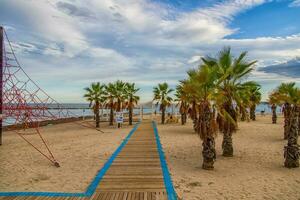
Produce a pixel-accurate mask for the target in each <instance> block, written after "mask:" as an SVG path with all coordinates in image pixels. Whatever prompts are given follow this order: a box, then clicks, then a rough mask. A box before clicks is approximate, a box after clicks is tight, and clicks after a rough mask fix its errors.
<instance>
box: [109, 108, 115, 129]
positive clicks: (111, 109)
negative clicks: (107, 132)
mask: <svg viewBox="0 0 300 200" xmlns="http://www.w3.org/2000/svg"><path fill="white" fill-rule="evenodd" d="M109 125H110V126H112V125H114V109H113V103H111V104H110V114H109Z"/></svg>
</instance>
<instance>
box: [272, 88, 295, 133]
mask: <svg viewBox="0 0 300 200" xmlns="http://www.w3.org/2000/svg"><path fill="white" fill-rule="evenodd" d="M294 89H295V83H294V82H292V83H282V84H281V85H279V86H278V87H277V89H276V91H277V92H278V95H279V96H278V98H279V100H280V101H281V102H282V104H283V109H282V111H283V116H284V139H288V135H289V132H290V127H291V125H290V123H291V122H290V120H291V118H290V116H291V112H292V105H291V102H290V99H289V98H288V97H289V95H290V93H291V91H293V90H294Z"/></svg>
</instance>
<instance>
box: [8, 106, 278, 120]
mask: <svg viewBox="0 0 300 200" xmlns="http://www.w3.org/2000/svg"><path fill="white" fill-rule="evenodd" d="M61 106H62V107H63V109H64V110H65V111H70V114H69V115H68V116H69V117H87V116H93V111H92V110H91V109H90V108H89V105H88V104H61ZM48 108H49V112H50V113H51V114H52V115H53V116H55V117H57V118H60V117H62V116H60V115H59V114H60V110H59V109H57V107H55V106H53V105H49V106H48ZM153 109H155V110H156V113H157V114H159V113H160V111H159V108H158V107H154V108H153ZM261 111H265V113H271V112H272V110H271V107H270V106H269V105H268V104H267V103H261V104H259V105H258V106H257V107H256V112H257V113H260V112H261ZM141 112H143V114H151V113H152V108H149V107H143V111H142V108H135V109H134V110H133V113H134V114H135V115H140V114H141ZM153 112H154V110H153ZM277 112H278V113H280V112H281V108H280V107H277ZM109 113H110V110H109V109H102V110H101V111H100V114H101V118H102V119H105V120H107V121H108V120H109ZM123 113H124V115H125V116H126V115H127V114H128V110H124V111H123ZM166 113H167V114H168V113H170V114H171V113H174V114H179V109H178V107H176V106H175V105H173V106H171V107H169V108H167V109H166ZM50 119H53V118H51V117H50ZM35 120H37V121H39V120H45V118H41V119H38V118H36V119H34V121H35ZM15 123H20V119H19V121H18V122H16V119H13V118H6V119H5V120H3V125H9V124H15Z"/></svg>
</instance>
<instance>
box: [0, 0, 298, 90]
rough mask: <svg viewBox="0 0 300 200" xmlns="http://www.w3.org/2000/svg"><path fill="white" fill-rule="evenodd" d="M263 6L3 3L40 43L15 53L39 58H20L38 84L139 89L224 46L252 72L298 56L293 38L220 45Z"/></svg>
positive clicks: (171, 77) (141, 0)
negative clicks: (244, 55) (254, 62)
mask: <svg viewBox="0 0 300 200" xmlns="http://www.w3.org/2000/svg"><path fill="white" fill-rule="evenodd" d="M298 1H299V0H296V1H294V3H293V4H296V3H297V2H298ZM264 2H265V1H264V0H232V1H222V2H221V3H216V4H214V5H212V6H210V7H201V8H199V9H195V10H193V11H191V12H175V11H174V10H172V9H170V8H167V7H165V6H163V4H159V3H154V2H153V1H148V0H101V1H98V0H90V1H80V0H72V1H71V0H51V1H49V0H40V1H33V0H28V1H23V0H6V3H7V4H9V5H11V10H12V11H13V12H15V13H19V14H20V16H21V17H22V19H24V22H26V23H25V24H24V26H28V32H27V34H32V37H31V39H32V40H33V41H35V40H38V41H39V43H42V45H41V46H42V47H43V48H41V47H36V46H35V45H34V44H35V43H34V42H31V41H29V40H25V39H24V42H25V43H28V44H31V43H33V44H32V45H33V46H32V47H21V46H19V48H23V49H24V48H25V49H26V48H27V49H26V50H27V51H36V50H41V52H42V53H43V54H44V57H43V56H42V55H41V56H40V57H26V56H24V59H27V60H26V62H27V63H28V65H29V64H30V65H32V66H35V63H36V66H42V69H43V71H37V70H34V67H32V68H30V70H31V73H32V74H33V75H34V76H36V77H43V79H42V78H41V79H40V80H41V81H50V79H53V78H55V79H56V80H58V81H62V80H64V81H70V82H71V81H73V82H76V83H77V84H82V86H85V85H86V84H88V83H89V82H91V81H95V80H100V81H104V82H108V81H111V80H115V79H118V78H120V79H124V80H132V81H137V82H138V83H139V84H140V85H142V86H143V85H144V86H149V85H151V83H152V84H154V83H157V82H158V81H159V80H162V81H163V80H167V81H168V82H171V83H175V82H177V80H179V79H182V78H183V77H185V71H186V70H187V69H188V68H189V67H191V65H196V64H197V62H198V61H199V59H200V55H201V56H202V55H207V54H214V53H216V52H217V51H218V50H220V49H221V48H222V47H223V46H225V45H230V46H232V49H233V50H234V52H241V51H244V50H248V51H249V59H258V60H259V61H260V62H259V65H258V67H261V66H264V65H270V64H272V63H274V62H282V61H284V60H289V59H290V58H292V57H295V56H297V55H299V54H300V47H299V44H300V35H293V36H289V37H260V38H254V39H224V38H225V37H226V36H229V35H231V34H232V33H235V32H236V31H237V30H236V29H232V28H230V27H229V23H230V22H231V21H232V20H233V19H234V17H235V16H237V15H238V14H240V13H241V12H244V11H246V10H248V9H251V8H252V7H255V6H257V5H260V4H262V3H264ZM0 10H1V8H0ZM13 12H12V13H13ZM14 27H15V26H14ZM10 31H12V32H17V31H18V29H17V28H16V29H14V30H10ZM36 35H38V39H37V38H35V36H36ZM22 41H23V40H22ZM34 48H37V49H34ZM53 58H55V59H53ZM29 60H30V61H29ZM58 68H59V70H58ZM255 73H256V72H255ZM49 74H51V75H52V76H51V77H49ZM254 75H255V76H253V78H255V79H257V80H263V79H264V78H265V74H262V73H256V74H254ZM275 78H278V77H276V76H275V77H274V79H275ZM148 96H149V95H148Z"/></svg>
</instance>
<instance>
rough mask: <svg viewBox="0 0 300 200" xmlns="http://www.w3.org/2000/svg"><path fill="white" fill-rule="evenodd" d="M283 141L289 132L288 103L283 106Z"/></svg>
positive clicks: (289, 108)
mask: <svg viewBox="0 0 300 200" xmlns="http://www.w3.org/2000/svg"><path fill="white" fill-rule="evenodd" d="M283 115H284V139H285V140H286V139H288V135H289V132H290V116H291V105H290V104H289V103H285V104H284V110H283Z"/></svg>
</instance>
